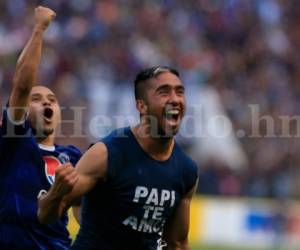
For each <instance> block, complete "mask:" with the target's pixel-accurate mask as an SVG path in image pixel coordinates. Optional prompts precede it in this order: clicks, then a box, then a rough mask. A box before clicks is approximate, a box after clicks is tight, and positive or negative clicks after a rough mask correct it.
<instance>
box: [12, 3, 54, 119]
mask: <svg viewBox="0 0 300 250" xmlns="http://www.w3.org/2000/svg"><path fill="white" fill-rule="evenodd" d="M54 17H55V13H54V12H53V11H52V10H51V9H48V8H45V7H41V6H39V7H37V8H36V9H35V26H34V28H33V31H32V34H31V37H30V39H29V41H28V42H27V44H26V46H25V48H24V49H23V51H22V53H21V55H20V56H19V58H18V61H17V66H16V70H15V75H14V78H13V89H12V92H11V95H10V98H9V106H10V116H11V118H12V119H13V120H14V121H20V120H22V119H23V118H24V115H25V112H26V107H27V106H28V103H29V97H30V96H29V95H30V91H31V88H32V87H33V85H34V84H35V83H36V78H37V70H38V66H39V64H40V60H41V52H42V42H43V34H44V31H45V30H46V29H47V27H48V25H49V24H50V22H51V21H52V20H53V18H54Z"/></svg>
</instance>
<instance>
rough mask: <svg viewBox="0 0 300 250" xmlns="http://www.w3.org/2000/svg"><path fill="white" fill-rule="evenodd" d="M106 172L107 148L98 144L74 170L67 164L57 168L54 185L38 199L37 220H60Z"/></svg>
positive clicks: (47, 221)
mask: <svg viewBox="0 0 300 250" xmlns="http://www.w3.org/2000/svg"><path fill="white" fill-rule="evenodd" d="M106 169H107V148H106V146H105V145H104V144H103V143H100V142H98V143H96V144H95V145H94V146H93V147H91V148H90V149H89V150H88V151H87V152H86V153H85V154H84V155H83V156H82V157H81V159H80V160H79V162H78V163H77V165H76V168H75V169H74V168H73V167H72V166H71V165H70V164H66V165H64V166H61V167H59V168H58V169H57V170H56V174H55V182H54V184H53V186H52V187H51V188H50V190H49V192H48V193H47V194H45V195H42V196H41V197H40V198H39V209H38V219H39V221H40V222H41V223H52V222H54V221H55V220H57V219H59V218H60V217H61V216H62V215H63V214H64V213H65V212H66V211H67V210H68V209H69V208H70V206H72V205H73V204H75V203H76V202H77V201H78V200H79V199H80V198H81V197H82V195H84V194H86V193H87V192H89V191H90V190H91V189H92V188H93V187H94V186H95V185H96V183H97V181H98V180H99V179H105V177H106Z"/></svg>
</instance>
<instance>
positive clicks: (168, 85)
mask: <svg viewBox="0 0 300 250" xmlns="http://www.w3.org/2000/svg"><path fill="white" fill-rule="evenodd" d="M171 88H172V86H171V85H170V84H167V83H166V84H163V85H161V86H159V87H158V88H157V89H156V90H155V91H156V92H158V91H160V90H168V89H171ZM175 90H177V91H178V90H179V91H184V90H185V88H184V86H183V85H178V86H175Z"/></svg>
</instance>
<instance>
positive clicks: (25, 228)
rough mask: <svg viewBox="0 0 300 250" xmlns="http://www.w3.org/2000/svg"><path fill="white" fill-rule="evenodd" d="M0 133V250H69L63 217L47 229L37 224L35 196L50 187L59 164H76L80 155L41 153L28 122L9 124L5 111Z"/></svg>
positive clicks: (70, 150)
mask: <svg viewBox="0 0 300 250" xmlns="http://www.w3.org/2000/svg"><path fill="white" fill-rule="evenodd" d="M0 133H1V136H0V249H5V250H10V249H14V250H16V249H30V250H34V249H55V250H56V249H57V250H61V249H69V247H70V243H71V240H70V238H69V233H68V231H67V229H66V225H67V221H68V219H67V215H65V216H64V217H63V218H62V219H61V220H59V221H58V222H56V223H53V224H51V225H43V224H41V223H39V222H38V219H37V196H38V194H39V193H40V192H45V191H47V190H48V189H49V188H50V187H51V185H52V184H53V182H54V176H55V170H56V168H57V167H58V166H59V165H61V163H65V162H67V161H70V162H71V163H72V164H76V162H77V161H78V159H79V157H80V155H81V154H80V151H79V150H78V149H77V148H75V147H73V146H67V147H64V146H60V145H55V146H54V147H53V148H52V149H50V148H49V149H41V148H40V147H39V145H38V144H37V143H36V141H35V138H34V137H33V134H32V130H31V128H30V126H29V123H28V121H27V120H26V121H25V122H23V123H22V124H19V125H16V124H13V123H12V122H11V121H10V119H9V118H8V115H7V112H6V111H4V114H3V120H2V127H1V130H0Z"/></svg>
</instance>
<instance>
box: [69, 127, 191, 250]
mask: <svg viewBox="0 0 300 250" xmlns="http://www.w3.org/2000/svg"><path fill="white" fill-rule="evenodd" d="M102 142H103V143H104V144H105V145H106V147H107V150H108V162H107V178H106V180H105V181H102V182H98V184H96V186H95V187H94V188H93V189H92V190H91V191H90V192H89V193H88V194H87V195H86V196H85V197H84V199H83V206H82V214H81V227H80V230H79V233H78V235H77V237H76V240H75V243H74V245H73V246H72V248H71V249H76V250H77V249H82V250H83V249H84V250H85V249H99V250H157V249H162V248H161V247H162V245H163V244H164V243H163V242H162V240H161V235H162V231H163V228H164V226H165V225H166V224H167V223H168V219H169V218H170V217H171V216H172V214H173V213H174V211H175V210H176V207H177V205H178V204H179V202H180V200H181V199H182V198H183V197H184V196H185V195H186V194H187V192H189V191H190V190H191V189H192V187H193V186H194V184H195V183H196V179H197V166H196V164H195V163H194V162H193V161H192V160H191V159H190V158H189V157H188V156H186V155H185V154H184V153H183V152H182V151H181V149H180V148H179V146H178V145H177V144H176V143H175V146H174V148H173V151H172V154H171V156H170V157H169V159H168V160H166V161H157V160H154V159H153V158H151V157H150V156H149V155H148V154H147V153H146V152H145V151H144V150H143V149H142V148H141V146H140V145H139V144H138V142H137V141H136V139H135V137H134V135H133V133H132V132H131V129H130V128H122V129H118V130H115V131H113V132H112V133H111V134H110V135H109V136H108V137H106V138H104V139H103V140H102Z"/></svg>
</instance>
